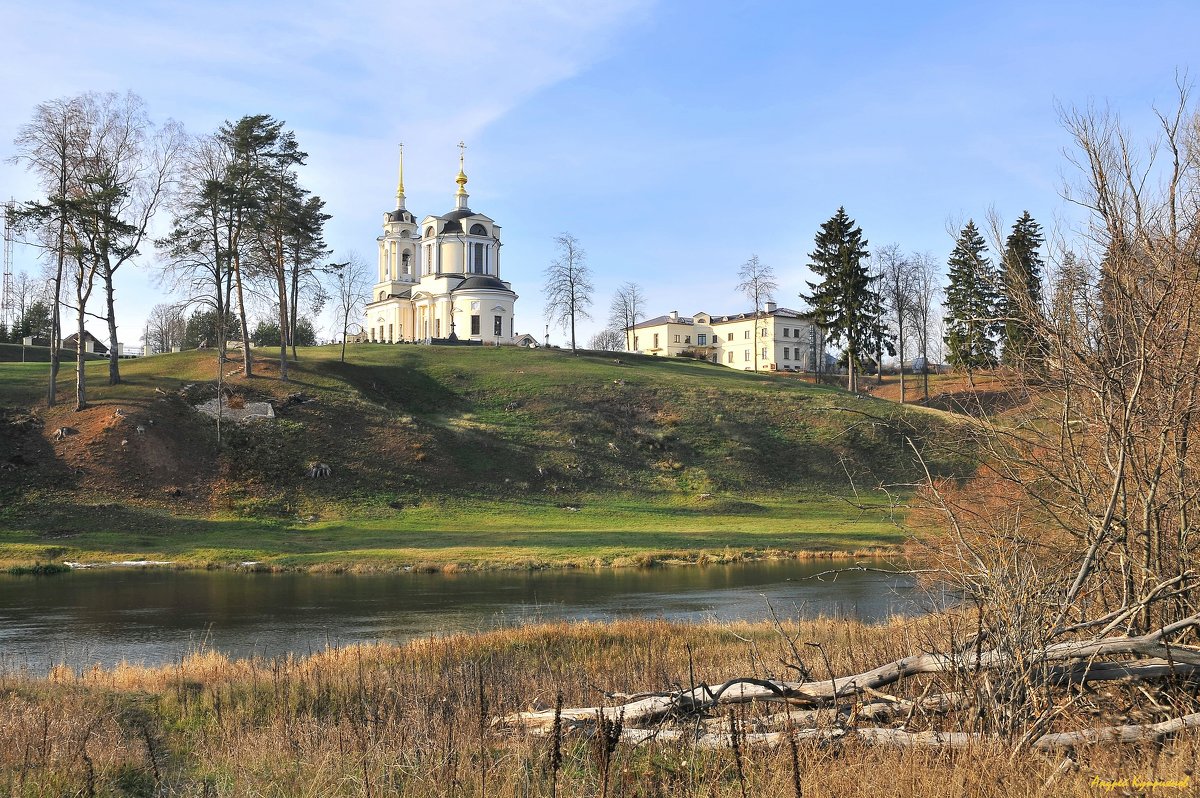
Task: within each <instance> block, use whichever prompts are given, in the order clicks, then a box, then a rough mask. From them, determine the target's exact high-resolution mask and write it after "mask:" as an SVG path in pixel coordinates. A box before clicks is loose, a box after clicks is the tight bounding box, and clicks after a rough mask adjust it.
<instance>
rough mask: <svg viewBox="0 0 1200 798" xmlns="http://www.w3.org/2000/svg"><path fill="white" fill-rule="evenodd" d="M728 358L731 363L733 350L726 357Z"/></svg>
mask: <svg viewBox="0 0 1200 798" xmlns="http://www.w3.org/2000/svg"><path fill="white" fill-rule="evenodd" d="M726 359H727V360H728V361H729V362H730V363H732V362H733V352H730V353H729V355H728V356H727V357H726Z"/></svg>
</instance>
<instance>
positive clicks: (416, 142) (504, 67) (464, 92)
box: [0, 0, 648, 343]
mask: <svg viewBox="0 0 1200 798" xmlns="http://www.w3.org/2000/svg"><path fill="white" fill-rule="evenodd" d="M647 7H648V3H647V2H646V1H645V0H591V1H590V2H587V3H580V2H577V0H537V1H536V2H518V1H517V0H497V1H496V2H459V3H453V4H433V3H416V2H400V3H395V2H393V3H388V4H365V3H348V2H335V1H334V0H324V1H321V2H289V3H278V2H272V3H245V2H242V1H241V0H238V1H236V2H233V1H231V0H225V1H220V0H218V1H217V2H207V1H206V2H200V3H190V4H177V3H168V2H149V1H147V2H128V3H127V2H116V3H111V4H99V3H90V2H82V1H78V2H76V1H73V0H57V1H56V0H49V1H48V2H39V3H20V4H18V3H15V2H12V0H8V1H7V2H6V3H5V8H4V11H3V16H4V25H3V26H2V27H0V72H2V74H4V75H6V76H8V78H9V79H7V80H5V81H4V88H3V89H2V91H3V95H2V96H0V102H2V103H3V107H4V108H5V109H6V113H5V114H4V117H3V119H0V158H3V157H4V156H7V155H9V154H10V153H11V145H10V142H11V141H12V139H13V137H14V135H15V133H16V130H17V128H18V127H19V125H20V124H22V123H23V122H24V120H25V119H27V118H28V116H29V113H30V111H31V110H32V108H33V106H34V105H36V104H37V103H38V102H41V101H44V100H47V99H51V98H55V97H60V96H66V95H71V94H77V93H80V92H84V91H89V90H120V91H123V90H126V89H129V90H132V91H134V92H136V93H138V94H141V95H142V96H143V97H145V98H146V100H147V103H148V105H149V107H150V109H151V112H152V113H153V114H154V115H155V116H157V117H159V118H162V117H167V116H171V117H174V118H177V119H179V120H181V121H182V122H183V123H184V124H185V125H186V126H187V127H188V128H189V130H191V131H192V132H196V133H202V132H207V131H210V130H212V129H214V128H215V127H216V126H217V125H219V124H220V123H221V122H222V121H223V120H225V119H236V118H238V117H239V116H241V115H243V114H247V113H263V112H265V113H270V114H272V115H274V116H276V117H277V118H280V119H284V120H285V121H286V122H287V123H288V125H289V127H291V128H292V129H294V130H295V131H296V134H297V137H298V139H299V141H300V143H301V146H302V147H303V148H305V149H306V150H307V151H308V152H309V153H310V164H311V168H310V170H309V172H308V173H307V174H306V176H305V177H306V181H307V182H308V184H309V185H310V186H311V187H312V188H313V190H314V191H316V192H317V193H318V194H321V195H322V196H323V197H324V198H325V199H326V201H327V208H328V210H329V211H330V212H331V213H333V214H334V219H333V221H332V222H331V225H330V230H329V236H328V237H329V240H330V242H331V243H332V244H334V245H335V246H338V247H339V248H342V249H347V248H354V247H357V248H358V249H359V250H360V251H366V250H368V249H369V247H370V244H371V241H372V239H373V238H374V236H375V234H376V232H377V227H378V218H379V214H380V213H381V212H382V211H383V210H385V206H386V204H387V203H388V201H389V198H390V196H391V194H392V191H393V190H394V185H395V183H394V180H395V178H394V168H395V167H394V163H395V152H396V150H395V144H396V142H398V141H400V140H403V141H405V142H406V144H407V145H408V152H409V153H411V154H412V157H411V158H410V159H409V160H410V166H409V167H408V174H406V183H407V184H408V190H409V196H410V197H413V198H414V199H418V200H419V201H420V202H421V207H420V208H415V209H417V210H418V212H426V210H429V211H432V210H433V208H430V207H429V203H431V202H434V203H437V204H436V207H438V208H440V206H441V203H440V202H437V201H438V200H444V202H445V203H447V204H448V203H449V201H450V196H451V189H452V188H453V186H452V185H451V183H450V180H451V179H452V175H453V171H452V170H453V167H454V161H453V158H454V156H455V155H456V154H457V152H456V151H455V150H454V148H453V144H454V143H455V142H457V141H458V140H459V139H462V138H465V139H467V140H468V142H469V143H470V142H473V141H475V140H477V139H478V138H479V137H480V136H481V134H482V132H483V131H484V130H485V129H486V128H487V127H488V125H490V124H492V123H493V122H495V121H496V120H497V119H500V118H501V117H503V116H504V115H505V114H507V113H509V112H510V111H511V110H512V109H513V108H515V107H517V106H518V105H520V104H521V103H522V102H525V101H527V100H528V99H529V98H530V97H532V96H533V95H535V94H537V93H538V92H539V91H542V90H544V89H545V88H547V87H549V86H552V85H554V84H556V83H559V82H561V81H563V80H567V79H569V78H571V77H572V76H574V75H576V74H578V73H579V72H580V71H581V70H583V69H585V68H587V66H588V65H590V64H592V63H594V62H595V61H596V60H597V59H599V58H602V57H603V56H604V54H605V52H606V51H607V50H608V48H609V47H610V46H611V45H612V42H613V41H614V37H616V36H617V35H618V34H619V33H620V32H621V31H622V30H625V29H627V28H628V26H630V25H634V24H637V23H638V22H639V21H640V20H643V19H644V18H645V14H646V12H647ZM468 155H469V156H470V152H469V153H468ZM468 171H470V169H468ZM0 184H2V185H3V186H4V187H5V188H6V189H7V191H5V193H12V194H15V195H19V196H26V195H29V194H30V193H31V192H32V191H33V189H34V187H33V186H32V182H31V181H30V180H29V179H28V177H27V176H25V175H24V174H23V173H22V172H21V169H20V167H18V166H15V165H11V164H7V163H5V164H2V165H0ZM410 205H414V203H410ZM23 257H25V258H32V254H30V253H24V255H23ZM128 280H129V283H128V285H129V290H128V291H124V292H119V293H118V295H119V296H122V297H123V301H122V302H121V304H120V306H119V309H118V314H119V315H120V316H121V317H123V323H122V328H123V330H124V331H125V332H124V335H123V337H125V338H126V342H127V343H133V335H134V333H133V331H136V330H140V328H141V324H142V321H141V318H142V317H143V316H144V314H145V312H146V311H147V310H148V309H149V307H150V306H151V305H153V304H154V303H155V302H157V301H160V300H161V297H159V296H156V295H155V293H154V292H153V291H151V290H149V289H147V288H146V287H145V285H146V282H147V281H146V280H145V279H144V278H142V279H136V280H135V278H133V277H130V278H128Z"/></svg>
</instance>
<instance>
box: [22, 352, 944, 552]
mask: <svg viewBox="0 0 1200 798" xmlns="http://www.w3.org/2000/svg"><path fill="white" fill-rule="evenodd" d="M337 354H338V353H337V350H336V348H332V347H329V348H315V349H310V350H305V351H302V352H301V361H300V363H299V364H294V365H293V367H292V378H293V379H292V381H291V382H290V383H286V384H285V383H281V382H280V381H278V380H277V379H275V378H274V376H273V374H274V371H273V367H272V366H270V365H269V364H266V363H264V364H262V365H261V366H260V367H259V368H258V369H256V374H257V373H260V372H261V376H256V377H255V378H254V379H252V380H245V381H243V380H241V379H240V378H234V379H232V380H231V384H232V385H233V387H234V389H235V390H236V391H237V392H238V393H240V394H242V395H243V396H245V397H246V398H248V399H260V398H261V399H271V400H273V401H275V402H276V403H277V406H278V407H279V418H278V419H277V420H276V421H274V422H267V423H258V424H253V425H249V426H243V427H239V428H236V429H230V430H228V431H227V439H226V444H225V446H224V447H223V448H222V450H221V451H220V452H218V451H217V450H216V447H215V445H214V434H213V432H214V430H213V424H212V422H211V421H209V420H207V419H204V418H202V417H199V416H198V415H197V414H195V413H193V412H192V411H191V410H190V409H189V404H190V403H193V402H197V401H200V400H202V399H204V398H206V397H209V396H211V395H213V390H214V389H213V386H212V385H211V380H212V379H213V377H214V376H215V375H214V370H215V369H214V365H215V364H214V363H213V359H212V354H211V353H195V352H192V353H183V354H178V355H163V356H158V357H155V358H147V359H144V360H132V361H123V362H122V369H123V373H124V375H125V378H126V380H127V382H126V384H124V385H120V386H115V387H113V388H109V387H108V386H103V385H101V384H100V383H101V382H102V380H103V369H104V366H105V364H103V363H97V364H93V365H91V366H89V376H91V378H92V380H93V385H94V387H93V389H92V395H91V398H92V400H93V402H94V403H95V407H94V408H92V409H91V410H88V411H85V412H83V413H73V412H72V411H71V409H70V408H69V407H66V408H63V407H59V408H54V409H52V410H46V409H44V408H43V409H40V410H37V411H36V413H35V416H36V418H34V419H32V420H31V419H29V418H27V417H24V416H23V415H22V412H23V411H21V410H18V409H21V408H28V407H29V406H31V405H33V404H35V403H36V402H37V401H38V397H39V396H40V394H41V392H42V384H41V380H42V378H43V375H44V373H45V366H40V365H37V364H28V365H27V364H11V363H7V364H5V363H0V405H7V406H8V407H9V408H10V409H9V410H8V411H7V413H6V416H5V417H6V418H7V421H8V423H7V424H2V423H0V431H3V434H2V435H0V446H3V445H7V446H8V448H10V449H12V450H14V451H15V452H16V454H15V455H11V456H10V458H9V459H13V458H15V459H16V461H17V463H18V467H17V468H16V469H15V470H10V471H4V472H0V498H3V500H4V501H5V505H6V507H5V509H4V510H2V511H0V530H2V531H0V562H8V563H16V562H29V561H31V560H37V559H71V558H78V557H91V558H96V559H117V558H123V557H133V558H151V559H170V560H176V561H185V562H191V563H228V562H237V561H242V560H259V561H267V562H270V563H271V564H274V565H281V566H286V567H342V566H363V567H390V566H396V565H420V564H444V563H457V564H466V565H480V564H487V565H493V566H502V567H503V566H509V567H512V566H525V565H530V564H606V563H612V562H622V561H639V560H640V561H644V560H645V559H646V558H648V557H651V556H673V557H679V558H682V559H697V558H704V557H718V558H719V557H729V556H740V555H741V554H743V553H746V552H763V551H770V550H789V551H795V550H842V551H845V550H855V549H862V548H868V547H875V546H890V545H895V544H897V543H898V542H899V540H900V536H899V534H898V531H897V528H896V527H895V525H894V524H893V523H892V521H891V519H890V517H889V515H888V514H887V513H886V511H885V510H884V509H883V508H882V507H878V508H877V509H871V508H870V506H868V507H867V508H866V509H863V507H861V506H857V505H862V504H863V503H864V502H862V501H860V500H856V501H855V502H853V503H852V502H849V501H847V500H846V498H845V497H848V496H851V495H852V494H853V492H854V488H855V487H857V488H863V487H867V488H870V487H874V486H876V485H879V484H881V483H903V482H908V481H911V480H912V479H914V478H916V477H917V476H918V474H919V471H918V469H917V467H916V464H915V463H914V458H913V455H912V450H911V448H910V447H909V445H908V439H911V440H913V441H914V442H915V443H916V445H917V447H918V448H920V449H922V451H923V453H924V455H925V456H926V458H927V459H928V461H929V462H930V463H931V465H932V466H933V468H934V470H935V471H938V472H940V473H952V472H955V471H965V470H966V464H965V463H963V462H961V459H960V458H959V457H958V456H957V455H951V454H946V453H945V452H943V451H942V450H941V449H940V448H939V446H938V445H937V444H938V442H939V441H945V440H951V439H952V438H953V437H954V435H952V434H949V432H950V430H951V429H953V425H952V424H951V423H950V422H948V421H946V420H945V418H944V417H942V416H941V415H939V414H936V413H932V412H927V411H920V410H912V409H903V408H899V407H897V406H895V405H893V404H890V403H886V402H880V401H876V400H870V399H859V398H855V397H851V396H849V395H847V394H845V393H844V392H841V391H838V390H836V389H831V388H827V387H819V386H813V385H811V384H806V383H803V382H800V381H799V380H796V379H795V378H789V377H775V376H765V375H764V376H759V375H751V374H747V373H742V372H736V371H732V370H729V369H725V368H722V367H719V366H712V365H708V364H704V363H697V362H694V361H685V360H665V359H655V358H643V357H637V356H629V355H621V356H620V357H619V362H618V359H617V358H614V357H613V356H612V355H600V354H588V355H580V356H572V355H570V354H567V353H563V352H558V351H547V350H536V351H530V350H518V349H511V348H505V349H475V348H472V349H466V348H463V349H443V348H438V349H431V348H426V347H411V346H403V347H394V346H374V345H361V346H357V347H353V348H352V349H351V350H350V359H349V362H348V363H345V364H341V363H338V362H337ZM227 368H228V370H229V371H233V370H234V368H235V365H231V366H229V367H227ZM73 377H74V374H73V372H72V371H71V370H70V369H66V370H64V373H63V382H62V389H63V392H64V395H69V394H70V391H71V389H72V380H73ZM295 391H302V392H303V393H304V394H305V395H306V397H309V398H313V399H315V401H309V402H304V403H290V404H284V403H283V402H282V401H281V400H283V399H284V398H285V397H286V396H287V394H288V393H290V392H295ZM117 408H120V409H121V410H122V411H123V412H124V413H125V416H124V417H117V416H115V415H114V411H115V410H116V409H117ZM137 425H141V426H142V428H143V429H144V430H145V431H144V432H143V433H141V434H138V433H136V431H135V429H134V428H135V427H136V426H137ZM59 426H71V427H74V428H76V429H78V430H79V431H80V434H78V435H74V436H71V437H69V438H67V439H66V440H65V441H54V440H53V436H52V435H51V431H52V430H54V429H56V428H57V427H59ZM906 436H907V437H906ZM122 441H124V444H122V443H121V442H122ZM2 455H3V450H0V461H2V460H4V459H5V458H4V457H3V456H2ZM313 461H321V462H325V463H328V464H329V465H331V466H332V468H333V472H334V476H333V478H332V479H329V480H321V481H313V480H309V479H307V478H306V477H305V475H304V472H305V470H306V467H307V465H308V464H309V463H310V462H313ZM874 503H875V504H876V505H881V504H882V503H881V502H880V501H879V500H878V499H876V500H874ZM866 504H867V505H870V504H871V502H867V503H866Z"/></svg>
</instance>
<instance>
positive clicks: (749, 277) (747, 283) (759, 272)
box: [737, 255, 779, 372]
mask: <svg viewBox="0 0 1200 798" xmlns="http://www.w3.org/2000/svg"><path fill="white" fill-rule="evenodd" d="M737 290H738V291H739V292H740V293H741V294H742V295H743V296H745V297H746V298H747V299H749V300H750V301H751V302H753V303H754V347H753V349H754V370H755V371H756V372H757V371H758V348H759V341H758V324H759V321H760V320H761V319H763V318H764V312H765V306H766V303H768V302H771V301H773V300H774V299H775V292H776V291H778V290H779V283H778V282H777V279H776V277H775V270H774V269H772V268H771V267H770V266H768V265H767V264H765V263H763V262H762V261H760V260H759V259H758V256H757V255H751V256H750V260H748V261H746V262H745V263H743V264H742V266H741V268H740V269H738V284H737Z"/></svg>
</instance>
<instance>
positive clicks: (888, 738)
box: [621, 712, 1200, 751]
mask: <svg viewBox="0 0 1200 798" xmlns="http://www.w3.org/2000/svg"><path fill="white" fill-rule="evenodd" d="M1186 729H1200V712H1194V713H1192V714H1190V715H1184V716H1182V717H1178V718H1172V719H1170V720H1165V721H1162V722H1161V723H1148V724H1145V725H1127V726H1104V727H1101V728H1097V729H1081V730H1078V731H1071V732H1059V733H1055V734H1046V735H1043V736H1042V737H1039V738H1038V739H1037V740H1035V741H1034V742H1033V743H1032V744H1031V746H1030V747H1031V748H1033V749H1034V750H1037V751H1057V750H1064V749H1070V748H1078V747H1080V746H1083V745H1105V744H1109V745H1113V744H1130V743H1144V742H1153V741H1155V740H1161V739H1162V738H1164V737H1167V736H1169V735H1172V734H1177V733H1179V732H1181V731H1184V730H1186ZM789 736H790V737H792V738H793V739H795V740H797V741H813V742H832V741H835V740H851V739H853V740H857V741H859V742H862V743H866V744H868V745H886V746H892V747H902V748H959V749H961V748H979V747H984V746H989V745H990V746H997V747H1000V746H1004V745H1006V744H1007V743H1008V741H1007V740H1005V739H1004V738H1002V737H1000V736H998V735H994V734H974V733H971V732H941V731H932V730H931V731H921V732H910V731H905V730H904V729H889V728H878V727H873V726H867V727H845V726H837V727H832V728H824V729H805V728H794V729H792V730H791V731H787V730H785V731H776V732H740V733H739V735H738V740H739V742H740V743H742V744H744V745H768V746H773V745H781V744H783V743H786V742H787V739H788V737H789ZM729 738H730V735H729V732H728V731H726V732H701V733H699V734H696V733H694V732H692V731H691V730H687V729H673V728H661V729H630V728H624V729H622V730H621V742H623V743H626V744H627V745H644V744H646V743H650V742H687V743H689V744H692V745H695V746H696V747H698V748H715V749H720V748H728V747H729V745H730V741H729Z"/></svg>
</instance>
